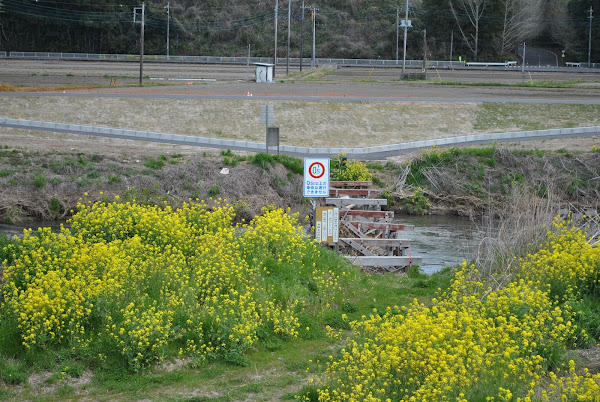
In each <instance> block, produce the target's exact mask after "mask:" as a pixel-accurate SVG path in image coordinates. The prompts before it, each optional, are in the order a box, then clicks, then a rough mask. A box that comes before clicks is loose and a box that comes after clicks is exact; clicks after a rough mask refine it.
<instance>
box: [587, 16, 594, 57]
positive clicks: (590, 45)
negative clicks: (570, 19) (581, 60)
mask: <svg viewBox="0 0 600 402" xmlns="http://www.w3.org/2000/svg"><path fill="white" fill-rule="evenodd" d="M593 12H594V10H593V9H592V6H590V16H589V17H588V18H589V19H590V37H589V39H588V67H592V18H594V17H592V13H593Z"/></svg>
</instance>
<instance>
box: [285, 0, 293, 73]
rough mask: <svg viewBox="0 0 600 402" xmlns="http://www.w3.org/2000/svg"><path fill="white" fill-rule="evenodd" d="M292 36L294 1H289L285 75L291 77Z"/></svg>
mask: <svg viewBox="0 0 600 402" xmlns="http://www.w3.org/2000/svg"><path fill="white" fill-rule="evenodd" d="M291 36H292V0H288V35H287V63H286V64H285V75H290V37H291Z"/></svg>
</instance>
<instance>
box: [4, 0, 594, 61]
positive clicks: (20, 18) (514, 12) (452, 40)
mask: <svg viewBox="0 0 600 402" xmlns="http://www.w3.org/2000/svg"><path fill="white" fill-rule="evenodd" d="M275 1H276V0H237V1H227V0H204V1H199V0H195V1H194V0H171V1H167V0H161V1H155V0H150V1H147V2H146V3H145V5H146V9H145V10H146V13H145V17H146V24H145V42H144V43H145V53H146V54H166V42H167V41H166V39H167V26H168V27H169V39H170V54H171V55H219V56H244V55H247V53H248V45H250V47H251V53H252V56H272V55H273V47H274V33H275V29H274V25H275V24H274V15H275ZM303 3H304V5H305V6H306V8H305V9H304V13H303V9H302V4H303ZM0 4H1V7H2V13H0V50H2V51H7V50H8V51H10V50H13V51H50V52H86V53H133V54H135V53H137V52H139V50H138V49H139V38H140V24H135V23H134V22H133V14H134V8H135V7H141V5H142V4H141V2H139V3H138V2H134V1H132V0H126V1H125V2H122V1H117V0H66V1H58V0H48V1H45V0H1V1H0ZM288 4H289V3H288V1H286V0H280V1H279V13H278V14H279V18H278V26H279V27H278V47H279V51H278V56H281V57H285V56H286V46H287V26H288V21H287V19H288ZM310 7H315V8H316V13H315V14H316V46H317V57H336V58H375V59H377V58H381V59H395V58H396V16H397V13H398V14H399V15H400V20H402V19H404V10H405V2H404V1H402V0H327V1H326V0H314V1H309V0H305V1H304V2H303V1H302V0H293V1H292V2H291V31H292V35H291V56H292V57H298V56H299V54H300V48H301V32H302V21H303V18H302V16H303V14H304V47H303V48H304V56H305V57H309V56H310V46H311V40H312V21H311V15H312V11H311V8H310ZM590 7H592V8H593V10H595V11H596V15H595V18H592V19H591V22H592V25H591V28H592V29H591V31H592V61H596V62H598V61H599V59H600V16H599V15H598V12H600V0H416V1H415V0H412V1H410V4H409V19H410V20H411V21H412V28H410V29H409V30H408V36H407V45H408V51H407V58H408V59H421V58H422V57H423V56H422V51H423V50H422V49H423V40H424V38H425V37H426V40H427V49H428V52H429V55H428V58H430V59H437V60H446V59H448V58H449V57H450V47H451V44H452V54H453V58H454V59H458V56H463V57H465V58H468V59H469V60H475V59H477V60H497V59H509V58H512V59H515V58H516V56H515V49H516V46H517V44H520V43H522V42H523V41H526V42H527V44H528V46H536V47H541V48H545V49H548V50H551V51H553V52H555V53H556V54H558V55H559V56H560V55H561V50H563V49H564V50H565V53H566V58H567V59H568V60H570V61H574V60H581V61H587V57H588V44H589V38H588V33H589V29H590V18H589V17H590V12H589V10H590ZM168 16H169V17H170V18H167V17H168ZM592 16H594V15H593V14H592ZM139 17H140V15H138V18H139ZM424 31H426V35H424ZM402 41H403V31H402V29H400V34H399V43H400V46H399V48H400V58H402Z"/></svg>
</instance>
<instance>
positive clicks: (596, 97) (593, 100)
mask: <svg viewBox="0 0 600 402" xmlns="http://www.w3.org/2000/svg"><path fill="white" fill-rule="evenodd" d="M454 95H456V94H454ZM0 96H5V97H56V96H64V97H83V98H151V99H233V100H251V101H269V100H283V101H346V102H352V101H354V102H360V101H377V102H500V103H507V102H512V103H538V104H580V105H600V94H590V95H589V97H587V96H586V97H583V96H581V95H578V96H576V97H573V98H572V99H565V98H564V97H557V98H556V99H547V98H533V97H532V98H527V97H514V96H512V97H488V96H478V97H470V96H465V97H459V96H447V97H443V96H435V97H415V96H368V95H365V96H356V95H348V96H346V95H343V96H341V95H337V96H335V95H327V94H322V95H319V94H315V95H278V94H263V95H260V94H259V95H254V94H253V96H250V97H249V96H248V95H233V94H232V95H225V94H223V95H215V94H203V93H198V94H192V93H187V94H186V93H179V94H178V93H159V92H150V93H122V92H120V93H119V92H113V93H109V92H100V91H98V92H0ZM582 98H583V99H582Z"/></svg>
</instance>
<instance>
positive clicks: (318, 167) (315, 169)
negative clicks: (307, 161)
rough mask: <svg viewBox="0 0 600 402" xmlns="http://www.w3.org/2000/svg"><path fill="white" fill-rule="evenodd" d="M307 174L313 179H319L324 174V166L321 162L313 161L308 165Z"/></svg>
mask: <svg viewBox="0 0 600 402" xmlns="http://www.w3.org/2000/svg"><path fill="white" fill-rule="evenodd" d="M308 174H310V177H312V178H313V179H320V178H321V177H323V175H324V174H325V166H323V164H322V163H321V162H313V163H311V165H310V166H309V167H308Z"/></svg>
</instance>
